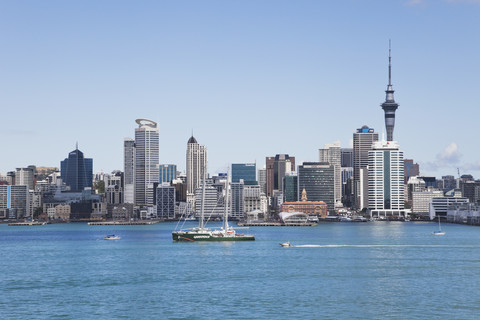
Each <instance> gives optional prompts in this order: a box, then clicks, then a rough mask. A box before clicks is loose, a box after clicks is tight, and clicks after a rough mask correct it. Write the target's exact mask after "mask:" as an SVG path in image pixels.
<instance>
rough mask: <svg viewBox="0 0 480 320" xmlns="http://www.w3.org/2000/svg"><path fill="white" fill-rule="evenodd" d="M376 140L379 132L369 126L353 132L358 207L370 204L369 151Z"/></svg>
mask: <svg viewBox="0 0 480 320" xmlns="http://www.w3.org/2000/svg"><path fill="white" fill-rule="evenodd" d="M375 141H378V133H376V132H375V130H374V129H373V128H369V127H368V126H363V127H361V128H360V129H357V132H355V133H354V134H353V180H354V190H353V192H354V194H355V206H356V207H357V208H358V209H363V208H365V207H367V204H368V179H367V178H366V177H368V174H367V166H368V151H370V150H371V149H372V145H373V143H374V142H375Z"/></svg>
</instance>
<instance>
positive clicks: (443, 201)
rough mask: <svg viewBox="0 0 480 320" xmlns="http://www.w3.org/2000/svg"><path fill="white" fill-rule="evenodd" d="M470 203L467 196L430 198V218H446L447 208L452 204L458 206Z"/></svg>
mask: <svg viewBox="0 0 480 320" xmlns="http://www.w3.org/2000/svg"><path fill="white" fill-rule="evenodd" d="M466 203H468V199H467V198H465V197H438V198H432V199H430V210H429V211H430V219H434V218H436V217H440V218H442V219H446V217H447V210H448V209H449V208H450V207H451V206H457V205H462V204H466Z"/></svg>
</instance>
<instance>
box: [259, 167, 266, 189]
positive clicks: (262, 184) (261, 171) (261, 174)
mask: <svg viewBox="0 0 480 320" xmlns="http://www.w3.org/2000/svg"><path fill="white" fill-rule="evenodd" d="M258 185H259V186H260V192H262V193H263V194H265V195H266V194H267V169H266V167H264V168H262V169H258Z"/></svg>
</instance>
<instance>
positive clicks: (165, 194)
mask: <svg viewBox="0 0 480 320" xmlns="http://www.w3.org/2000/svg"><path fill="white" fill-rule="evenodd" d="M156 193H157V196H156V198H157V217H158V218H163V219H173V218H175V188H174V187H172V186H170V184H169V183H164V184H160V185H159V186H158V187H157V190H156Z"/></svg>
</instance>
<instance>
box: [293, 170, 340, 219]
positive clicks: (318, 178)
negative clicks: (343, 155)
mask: <svg viewBox="0 0 480 320" xmlns="http://www.w3.org/2000/svg"><path fill="white" fill-rule="evenodd" d="M297 174H298V191H297V194H300V192H301V191H300V190H302V191H303V189H305V191H306V193H307V194H308V200H309V201H314V202H318V201H323V202H325V203H326V204H327V208H328V211H329V212H331V213H333V212H335V207H334V206H335V189H334V183H335V169H334V166H333V165H331V164H329V163H327V162H304V163H303V164H302V165H300V166H298V173H297Z"/></svg>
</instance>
